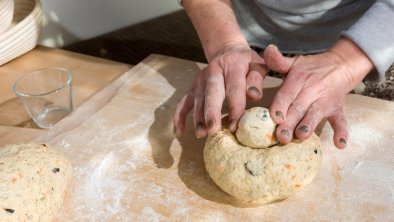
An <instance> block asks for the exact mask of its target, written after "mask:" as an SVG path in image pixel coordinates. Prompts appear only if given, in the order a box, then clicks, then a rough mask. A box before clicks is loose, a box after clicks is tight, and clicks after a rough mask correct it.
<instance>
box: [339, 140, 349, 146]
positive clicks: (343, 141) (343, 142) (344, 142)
mask: <svg viewBox="0 0 394 222" xmlns="http://www.w3.org/2000/svg"><path fill="white" fill-rule="evenodd" d="M339 142H340V143H342V144H344V145H346V144H347V142H346V140H345V139H344V138H340V139H339Z"/></svg>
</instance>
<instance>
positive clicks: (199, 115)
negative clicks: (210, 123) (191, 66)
mask: <svg viewBox="0 0 394 222" xmlns="http://www.w3.org/2000/svg"><path fill="white" fill-rule="evenodd" d="M202 76H204V75H203V74H202V73H201V74H200V78H199V80H198V83H197V86H196V94H195V96H194V110H193V123H194V128H195V134H196V137H197V138H203V137H205V136H206V135H207V132H206V127H205V119H204V105H205V104H204V101H205V98H204V92H205V82H204V80H203V79H202Z"/></svg>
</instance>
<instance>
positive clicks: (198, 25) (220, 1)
mask: <svg viewBox="0 0 394 222" xmlns="http://www.w3.org/2000/svg"><path fill="white" fill-rule="evenodd" d="M182 5H183V7H184V8H185V10H186V12H187V14H188V16H189V18H190V19H191V21H192V23H193V25H194V28H195V29H196V31H197V33H198V36H199V38H200V40H201V44H202V46H203V48H204V52H205V56H206V58H207V60H208V61H211V60H212V59H213V58H214V57H215V56H216V54H217V53H218V52H219V51H220V50H223V49H224V50H225V49H226V48H228V47H231V46H240V47H242V46H245V47H247V46H248V43H247V41H246V39H245V37H244V35H243V34H242V32H241V30H240V28H239V26H238V23H237V20H236V18H235V15H234V12H233V10H232V6H231V0H183V1H182Z"/></svg>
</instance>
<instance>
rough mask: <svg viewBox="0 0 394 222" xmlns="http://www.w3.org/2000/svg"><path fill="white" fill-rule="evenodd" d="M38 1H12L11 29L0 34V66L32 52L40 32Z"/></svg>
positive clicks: (39, 5) (40, 12)
mask: <svg viewBox="0 0 394 222" xmlns="http://www.w3.org/2000/svg"><path fill="white" fill-rule="evenodd" d="M41 14H42V10H41V3H40V0H14V17H13V20H12V24H11V27H10V28H9V29H8V30H7V31H5V32H3V33H0V66H1V65H3V64H4V63H7V62H9V61H11V60H12V59H15V58H17V57H18V56H21V55H23V54H25V53H26V52H28V51H30V50H32V49H33V48H34V47H35V46H36V45H37V43H38V38H39V36H40V32H41Z"/></svg>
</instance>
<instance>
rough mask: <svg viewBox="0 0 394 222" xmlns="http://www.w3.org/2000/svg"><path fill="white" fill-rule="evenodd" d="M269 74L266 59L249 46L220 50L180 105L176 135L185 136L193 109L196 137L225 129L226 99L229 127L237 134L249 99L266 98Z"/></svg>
mask: <svg viewBox="0 0 394 222" xmlns="http://www.w3.org/2000/svg"><path fill="white" fill-rule="evenodd" d="M266 74H267V68H266V67H265V63H264V59H263V58H262V57H261V56H259V55H258V54H257V53H256V52H255V51H253V50H252V49H251V48H250V47H249V46H248V45H244V44H241V45H231V46H227V47H224V48H223V49H221V50H219V52H218V53H216V56H214V57H213V58H212V59H211V60H210V61H209V63H208V65H207V66H206V67H205V68H204V69H203V70H202V71H201V73H199V75H198V76H197V77H196V79H195V80H194V83H193V85H192V87H191V88H190V90H189V91H188V92H187V93H186V95H185V96H184V97H183V98H182V100H181V101H180V102H179V104H178V106H177V109H176V111H175V114H174V117H173V123H174V132H175V134H176V135H177V136H178V137H179V136H181V135H182V133H183V131H184V128H185V119H186V116H187V114H188V113H189V112H190V110H191V109H192V108H193V107H194V111H193V123H194V127H195V134H196V137H197V138H202V137H205V136H206V135H207V134H208V135H213V134H215V133H216V132H217V131H218V130H219V129H220V128H221V117H222V116H221V110H222V105H223V101H224V100H225V99H226V100H227V102H228V108H229V120H230V125H229V128H230V131H232V132H234V131H235V130H236V129H237V126H238V121H239V118H240V117H241V116H242V114H243V113H244V111H245V106H246V97H249V98H250V99H252V100H259V99H261V98H262V96H263V80H264V77H265V76H266Z"/></svg>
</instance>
